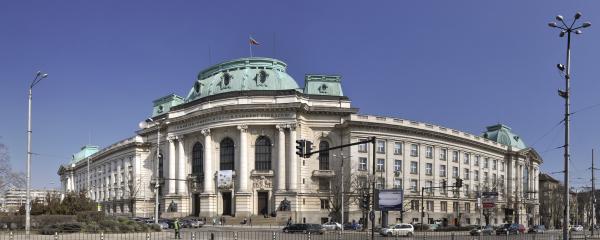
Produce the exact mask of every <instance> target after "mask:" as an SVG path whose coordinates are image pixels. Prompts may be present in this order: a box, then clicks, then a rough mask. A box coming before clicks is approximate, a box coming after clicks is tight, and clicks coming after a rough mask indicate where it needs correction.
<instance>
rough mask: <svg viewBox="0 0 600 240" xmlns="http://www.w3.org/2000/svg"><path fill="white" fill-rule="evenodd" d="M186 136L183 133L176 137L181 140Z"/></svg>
mask: <svg viewBox="0 0 600 240" xmlns="http://www.w3.org/2000/svg"><path fill="white" fill-rule="evenodd" d="M184 138H185V137H184V136H183V134H182V135H177V136H175V139H177V140H179V141H183V139H184Z"/></svg>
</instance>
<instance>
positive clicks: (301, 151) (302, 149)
mask: <svg viewBox="0 0 600 240" xmlns="http://www.w3.org/2000/svg"><path fill="white" fill-rule="evenodd" d="M296 149H298V151H296V154H297V155H298V156H300V157H304V155H305V153H306V140H296Z"/></svg>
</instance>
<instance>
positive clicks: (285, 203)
mask: <svg viewBox="0 0 600 240" xmlns="http://www.w3.org/2000/svg"><path fill="white" fill-rule="evenodd" d="M291 209H292V208H291V204H290V201H289V200H287V198H284V199H283V200H282V201H281V203H279V211H284V212H287V211H290V210H291Z"/></svg>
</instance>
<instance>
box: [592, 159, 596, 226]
mask: <svg viewBox="0 0 600 240" xmlns="http://www.w3.org/2000/svg"><path fill="white" fill-rule="evenodd" d="M594 171H596V168H594V149H593V148H592V236H594V227H595V226H596V178H594Z"/></svg>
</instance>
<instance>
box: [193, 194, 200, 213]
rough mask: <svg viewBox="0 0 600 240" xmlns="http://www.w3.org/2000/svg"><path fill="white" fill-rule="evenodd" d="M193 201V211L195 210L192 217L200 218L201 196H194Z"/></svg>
mask: <svg viewBox="0 0 600 240" xmlns="http://www.w3.org/2000/svg"><path fill="white" fill-rule="evenodd" d="M192 201H193V203H192V209H193V210H194V212H193V213H192V215H193V216H196V217H198V216H200V194H197V193H196V194H194V196H193V198H192Z"/></svg>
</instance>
